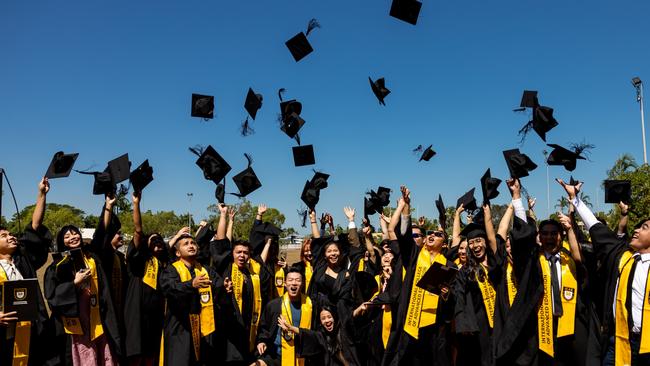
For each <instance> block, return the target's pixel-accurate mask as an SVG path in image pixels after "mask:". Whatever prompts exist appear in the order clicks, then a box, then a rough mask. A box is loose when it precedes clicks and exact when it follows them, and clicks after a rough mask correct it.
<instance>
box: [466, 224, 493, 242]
mask: <svg viewBox="0 0 650 366" xmlns="http://www.w3.org/2000/svg"><path fill="white" fill-rule="evenodd" d="M460 236H463V237H465V238H467V240H471V239H474V238H476V237H482V238H487V234H486V232H485V225H484V224H477V223H475V222H470V223H469V224H467V225H465V227H464V228H463V230H462V231H461V232H460Z"/></svg>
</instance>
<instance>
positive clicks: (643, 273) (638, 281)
mask: <svg viewBox="0 0 650 366" xmlns="http://www.w3.org/2000/svg"><path fill="white" fill-rule="evenodd" d="M637 256H641V260H640V261H639V262H637V264H636V268H635V269H634V273H630V276H634V277H633V279H632V332H633V333H640V332H641V321H642V315H643V302H644V301H646V298H645V293H646V288H645V284H646V281H647V279H648V269H650V253H645V254H638V253H637V254H635V255H634V256H633V257H632V259H630V263H628V264H627V265H628V266H631V265H632V261H633V260H634V257H637ZM618 285H619V283H618V280H617V281H616V292H614V293H615V294H616V293H618ZM628 296H630V294H628ZM649 306H650V305H649ZM612 309H613V311H614V317H616V299H614V304H612Z"/></svg>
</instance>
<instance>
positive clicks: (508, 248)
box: [506, 236, 512, 262]
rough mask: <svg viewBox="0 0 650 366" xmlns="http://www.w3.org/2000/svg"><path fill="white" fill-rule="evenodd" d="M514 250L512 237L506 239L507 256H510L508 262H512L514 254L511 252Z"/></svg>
mask: <svg viewBox="0 0 650 366" xmlns="http://www.w3.org/2000/svg"><path fill="white" fill-rule="evenodd" d="M511 249H512V246H511V245H510V237H509V236H508V238H507V239H506V254H507V255H508V260H509V261H510V262H512V253H511V252H510V250H511Z"/></svg>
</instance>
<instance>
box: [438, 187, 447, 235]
mask: <svg viewBox="0 0 650 366" xmlns="http://www.w3.org/2000/svg"><path fill="white" fill-rule="evenodd" d="M436 208H437V209H438V223H439V224H440V227H442V230H446V229H447V210H446V209H445V204H444V202H442V196H441V195H440V194H438V199H437V200H436Z"/></svg>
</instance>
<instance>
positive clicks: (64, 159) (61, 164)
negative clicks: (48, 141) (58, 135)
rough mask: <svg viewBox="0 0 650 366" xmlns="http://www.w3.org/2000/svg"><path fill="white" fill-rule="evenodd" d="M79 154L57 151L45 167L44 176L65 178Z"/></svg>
mask: <svg viewBox="0 0 650 366" xmlns="http://www.w3.org/2000/svg"><path fill="white" fill-rule="evenodd" d="M78 156H79V154H76V153H75V154H64V153H63V151H58V152H56V153H55V154H54V156H53V157H52V161H51V162H50V166H49V167H48V168H47V172H46V173H45V177H46V178H48V179H54V178H65V177H67V176H69V175H70V171H72V167H74V163H75V161H77V157H78Z"/></svg>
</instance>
